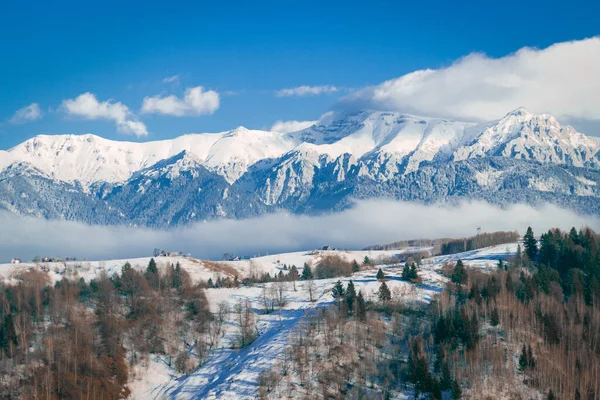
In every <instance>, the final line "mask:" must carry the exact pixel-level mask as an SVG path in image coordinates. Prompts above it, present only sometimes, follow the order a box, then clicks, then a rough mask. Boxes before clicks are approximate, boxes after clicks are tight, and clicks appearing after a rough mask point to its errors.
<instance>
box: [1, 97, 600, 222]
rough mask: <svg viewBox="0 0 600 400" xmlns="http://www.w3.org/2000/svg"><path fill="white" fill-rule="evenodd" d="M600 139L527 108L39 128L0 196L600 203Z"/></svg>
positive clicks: (195, 201)
mask: <svg viewBox="0 0 600 400" xmlns="http://www.w3.org/2000/svg"><path fill="white" fill-rule="evenodd" d="M599 171H600V143H599V142H598V141H597V140H595V139H592V138H588V137H586V136H585V135H583V134H582V133H579V132H577V131H576V130H575V129H573V128H572V127H569V126H562V125H561V124H560V123H559V122H558V121H557V120H556V119H555V118H554V117H552V116H551V115H546V114H543V115H534V114H531V113H529V112H527V111H526V110H524V109H522V108H520V109H517V110H514V111H512V112H510V113H509V114H507V115H506V116H505V117H504V118H502V119H500V120H498V121H492V122H490V123H484V124H481V123H473V122H460V121H450V120H445V119H440V118H429V117H419V116H413V115H406V114H401V113H394V112H379V111H360V112H353V113H338V114H330V115H329V116H328V117H327V118H326V119H324V120H322V121H321V122H320V123H319V124H317V125H313V126H311V127H309V128H307V129H304V130H302V131H298V132H292V133H287V134H283V133H277V132H267V131H260V130H248V129H245V128H243V127H240V128H236V129H234V130H232V131H227V132H221V133H212V134H188V135H184V136H181V137H178V138H175V139H172V140H164V141H155V142H146V143H131V142H121V141H111V140H107V139H103V138H101V137H98V136H94V135H91V134H86V135H54V136H48V135H40V136H36V137H34V138H32V139H30V140H27V141H25V142H23V143H22V144H20V145H18V146H16V147H14V148H12V149H10V150H8V151H2V152H0V206H2V207H3V208H6V209H8V210H11V211H13V212H15V213H19V214H26V215H34V216H38V217H44V218H64V219H73V220H81V221H86V222H93V223H119V224H120V223H123V224H137V225H152V226H167V225H177V224H185V223H189V222H193V221H197V220H204V219H210V218H220V217H229V218H231V217H236V218H237V217H248V216H254V215H259V214H262V213H265V212H269V211H274V210H280V209H285V210H289V211H293V212H316V211H323V210H335V209H341V208H344V207H346V206H348V205H349V204H350V199H351V198H370V197H383V196H385V197H393V198H397V199H403V200H415V201H424V202H437V201H448V200H450V201H451V200H452V199H456V198H464V197H467V198H484V199H488V200H490V201H494V202H497V203H500V204H505V203H508V202H514V201H526V202H530V203H536V202H540V201H551V202H556V203H560V204H563V205H567V206H569V207H573V208H578V210H579V211H587V212H593V213H600V205H599V204H600V202H599V201H598V200H599V199H598V197H600V189H599V185H598V183H599V182H600V180H599V174H600V172H599Z"/></svg>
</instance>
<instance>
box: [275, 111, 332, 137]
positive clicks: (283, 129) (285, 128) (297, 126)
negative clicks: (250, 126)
mask: <svg viewBox="0 0 600 400" xmlns="http://www.w3.org/2000/svg"><path fill="white" fill-rule="evenodd" d="M333 115H334V112H333V111H328V112H326V113H325V114H323V115H321V116H320V117H319V119H317V120H314V121H296V120H291V121H282V120H278V121H275V123H274V124H273V125H272V126H271V128H270V131H272V132H279V133H289V132H297V131H301V130H303V129H306V128H308V127H310V126H313V125H315V124H317V123H320V122H323V121H324V120H326V119H328V118H329V117H331V116H333Z"/></svg>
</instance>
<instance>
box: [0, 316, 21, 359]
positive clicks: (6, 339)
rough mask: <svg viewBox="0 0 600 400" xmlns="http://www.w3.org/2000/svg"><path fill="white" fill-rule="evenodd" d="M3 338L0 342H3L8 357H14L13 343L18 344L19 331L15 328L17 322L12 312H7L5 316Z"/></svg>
mask: <svg viewBox="0 0 600 400" xmlns="http://www.w3.org/2000/svg"><path fill="white" fill-rule="evenodd" d="M0 333H1V338H0V342H2V347H3V348H4V353H5V354H6V356H7V357H8V358H11V357H12V352H11V345H14V346H16V345H17V343H18V342H17V331H16V330H15V323H14V321H13V316H12V314H7V315H6V316H5V317H4V326H3V327H2V329H0Z"/></svg>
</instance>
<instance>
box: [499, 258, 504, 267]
mask: <svg viewBox="0 0 600 400" xmlns="http://www.w3.org/2000/svg"><path fill="white" fill-rule="evenodd" d="M498 269H499V270H503V269H504V261H502V259H501V258H499V259H498Z"/></svg>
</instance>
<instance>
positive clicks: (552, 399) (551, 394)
mask: <svg viewBox="0 0 600 400" xmlns="http://www.w3.org/2000/svg"><path fill="white" fill-rule="evenodd" d="M546 399H547V400H556V396H554V392H553V391H552V389H550V391H549V392H548V397H546Z"/></svg>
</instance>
